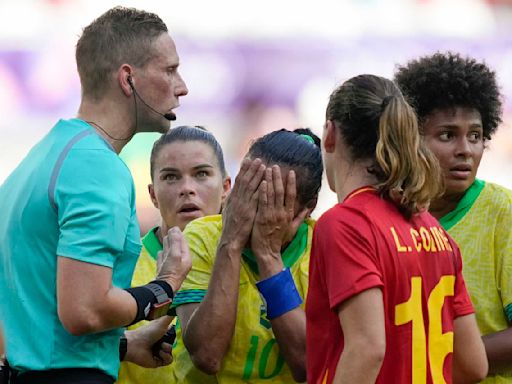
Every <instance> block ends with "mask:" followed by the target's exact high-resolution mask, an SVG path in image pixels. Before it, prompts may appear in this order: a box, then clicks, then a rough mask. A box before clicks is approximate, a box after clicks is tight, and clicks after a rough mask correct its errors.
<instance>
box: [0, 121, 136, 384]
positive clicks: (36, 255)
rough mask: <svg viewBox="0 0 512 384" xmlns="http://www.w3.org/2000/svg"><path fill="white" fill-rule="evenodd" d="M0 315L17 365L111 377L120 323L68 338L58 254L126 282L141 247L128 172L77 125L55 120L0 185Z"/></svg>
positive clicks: (121, 283)
mask: <svg viewBox="0 0 512 384" xmlns="http://www.w3.org/2000/svg"><path fill="white" fill-rule="evenodd" d="M0 214H1V215H2V219H1V220H0V320H1V322H2V323H3V327H4V335H5V338H6V347H7V348H6V350H7V359H8V361H9V363H10V364H11V366H13V367H14V368H16V369H18V370H20V371H27V370H47V369H54V368H98V369H100V370H103V371H104V372H106V373H107V374H109V375H110V376H112V377H114V378H116V377H117V371H118V368H119V336H120V334H121V332H122V329H116V330H111V331H107V332H102V333H97V334H91V335H85V336H73V335H71V334H69V333H68V332H67V331H66V330H65V329H64V328H63V326H62V324H61V322H60V320H59V317H58V314H57V297H56V294H57V292H56V272H57V255H59V256H64V257H69V258H72V259H75V260H80V261H83V262H86V263H92V264H97V265H102V266H106V267H109V268H112V270H113V285H114V286H117V287H120V288H127V287H129V286H130V281H131V277H132V274H133V269H134V267H135V263H136V261H137V258H138V256H139V253H140V249H141V245H140V239H139V237H140V231H139V226H138V223H137V219H136V213H135V189H134V185H133V180H132V176H131V174H130V171H129V170H128V168H127V167H126V165H125V164H124V163H123V161H122V160H121V159H120V158H119V156H118V155H117V154H116V153H115V152H114V150H113V148H112V147H111V146H110V144H109V143H108V142H106V141H105V140H104V139H103V138H102V137H101V136H99V135H98V134H97V133H96V131H95V130H94V129H93V128H92V127H91V126H90V125H89V124H88V123H86V122H84V121H82V120H79V119H71V120H60V121H59V122H58V123H57V124H56V125H55V126H54V127H53V128H52V130H51V131H50V132H49V133H48V134H47V135H46V136H45V137H44V138H43V139H42V140H41V141H40V142H39V143H38V144H36V145H35V146H34V147H33V148H32V150H31V151H30V152H29V154H28V155H27V156H26V157H25V159H24V160H23V161H22V162H21V163H20V165H19V166H18V167H17V168H16V169H15V170H14V172H13V173H12V174H11V175H10V176H9V177H8V178H7V180H6V181H5V182H4V184H3V185H2V186H1V187H0Z"/></svg>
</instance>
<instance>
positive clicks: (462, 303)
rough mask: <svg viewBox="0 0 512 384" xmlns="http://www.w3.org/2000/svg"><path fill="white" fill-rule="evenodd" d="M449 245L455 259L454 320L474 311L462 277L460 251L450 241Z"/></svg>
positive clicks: (453, 242)
mask: <svg viewBox="0 0 512 384" xmlns="http://www.w3.org/2000/svg"><path fill="white" fill-rule="evenodd" d="M450 243H451V245H452V248H453V250H454V254H455V257H456V258H457V259H456V260H457V274H456V276H455V292H454V298H453V310H454V313H455V318H457V317H459V316H464V315H469V314H471V313H475V309H474V308H473V304H472V303H471V298H470V297H469V293H468V290H467V288H466V282H465V281H464V277H463V276H462V256H461V254H460V249H459V247H458V246H457V244H456V243H455V241H453V240H452V239H450Z"/></svg>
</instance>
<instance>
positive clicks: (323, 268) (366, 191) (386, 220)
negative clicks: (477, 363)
mask: <svg viewBox="0 0 512 384" xmlns="http://www.w3.org/2000/svg"><path fill="white" fill-rule="evenodd" d="M312 247H313V248H312V251H311V259H310V268H309V292H308V296H307V301H306V319H307V332H306V334H307V336H306V339H307V343H306V346H307V347H306V350H307V367H308V383H312V384H321V383H322V384H323V383H331V382H332V380H333V378H334V375H335V373H336V366H337V364H338V360H339V358H340V355H341V352H342V350H343V329H342V328H341V325H340V320H339V317H338V306H339V305H340V304H341V303H343V302H344V301H345V300H347V299H349V298H350V297H352V296H355V295H357V294H358V293H361V292H363V291H365V290H367V289H370V288H374V287H380V288H381V290H382V294H383V301H384V311H385V329H386V354H385V357H384V361H383V363H382V368H381V370H380V372H379V375H378V377H377V383H441V382H442V383H444V382H446V383H451V382H452V374H451V366H452V364H451V360H452V354H451V352H452V351H453V320H454V319H455V318H456V317H458V316H462V315H467V314H471V313H473V312H474V310H473V306H472V304H471V301H470V298H469V295H468V293H467V291H466V286H465V283H464V279H463V278H462V261H461V256H460V251H459V249H458V247H457V246H456V244H455V242H454V241H453V240H452V239H451V238H450V237H449V235H448V234H447V233H446V232H445V231H444V230H443V229H442V227H441V225H440V224H439V222H438V221H437V220H436V219H435V218H434V217H433V216H432V215H430V214H429V213H428V212H424V213H421V214H418V215H415V216H414V217H413V218H411V219H410V220H407V219H406V218H405V217H404V216H403V215H402V214H401V213H400V212H399V211H398V209H397V207H396V205H395V204H393V203H392V202H390V201H387V200H385V199H383V198H381V197H380V196H379V195H378V194H377V192H376V191H375V189H374V188H371V187H366V188H361V189H359V190H356V191H354V192H352V194H351V195H350V196H348V197H347V199H345V201H344V202H343V203H341V204H337V205H336V206H334V207H333V208H331V209H330V210H328V211H327V212H325V213H324V214H323V215H322V217H321V218H320V219H319V220H318V222H317V224H316V227H315V230H314V235H313V246H312ZM371 347H372V346H371V345H369V346H368V348H371ZM363 353H364V352H363ZM413 377H414V379H413ZM443 378H444V381H443V380H442V379H443Z"/></svg>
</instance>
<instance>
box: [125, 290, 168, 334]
mask: <svg viewBox="0 0 512 384" xmlns="http://www.w3.org/2000/svg"><path fill="white" fill-rule="evenodd" d="M126 291H127V292H128V293H130V294H131V295H132V296H133V298H134V299H135V301H136V302H137V315H136V316H135V319H134V320H133V322H132V323H131V324H130V325H132V324H135V323H138V322H139V321H141V320H153V319H156V318H159V317H162V316H164V315H166V314H167V311H168V310H169V307H170V305H171V303H172V299H173V297H174V292H173V290H172V287H171V286H170V284H168V283H167V282H165V281H163V280H153V281H151V282H150V283H148V284H146V285H142V286H140V287H134V288H128V289H126Z"/></svg>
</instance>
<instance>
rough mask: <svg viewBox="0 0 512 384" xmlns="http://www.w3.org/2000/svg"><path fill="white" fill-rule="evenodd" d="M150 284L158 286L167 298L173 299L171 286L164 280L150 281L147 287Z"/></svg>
mask: <svg viewBox="0 0 512 384" xmlns="http://www.w3.org/2000/svg"><path fill="white" fill-rule="evenodd" d="M150 284H156V285H159V286H160V287H161V288H162V289H163V290H164V291H165V293H167V297H168V298H170V299H173V298H174V291H173V290H172V287H171V284H169V283H168V282H167V281H164V280H153V281H150V282H149V284H148V285H150Z"/></svg>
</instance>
